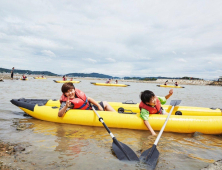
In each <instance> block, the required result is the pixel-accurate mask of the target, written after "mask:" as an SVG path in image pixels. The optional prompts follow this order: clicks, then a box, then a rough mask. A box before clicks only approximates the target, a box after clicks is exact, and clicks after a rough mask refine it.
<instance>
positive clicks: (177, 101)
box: [170, 100, 181, 106]
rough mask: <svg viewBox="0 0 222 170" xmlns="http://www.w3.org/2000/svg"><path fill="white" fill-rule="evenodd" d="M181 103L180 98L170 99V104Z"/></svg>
mask: <svg viewBox="0 0 222 170" xmlns="http://www.w3.org/2000/svg"><path fill="white" fill-rule="evenodd" d="M180 103H181V100H171V101H170V105H172V106H177V105H179V104H180Z"/></svg>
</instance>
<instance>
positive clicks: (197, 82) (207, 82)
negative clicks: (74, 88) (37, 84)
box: [0, 73, 222, 86]
mask: <svg viewBox="0 0 222 170" xmlns="http://www.w3.org/2000/svg"><path fill="white" fill-rule="evenodd" d="M21 76H22V74H14V77H13V79H18V78H20V77H21ZM26 76H27V77H28V78H29V77H38V76H40V75H34V74H33V75H26ZM45 77H46V78H59V79H62V76H45ZM70 78H71V77H70ZM0 79H3V80H4V79H5V80H9V79H11V74H10V73H2V74H1V75H0ZM68 79H69V77H68ZM73 79H80V80H103V81H104V82H105V81H106V80H107V78H94V77H73ZM113 81H114V79H113ZM166 81H167V79H157V80H155V81H142V80H123V79H120V80H119V82H134V83H156V84H159V85H162V84H164V83H165V82H166ZM175 82H177V83H178V85H179V86H181V85H203V86H205V85H207V86H208V85H210V86H222V82H217V81H211V80H184V79H170V80H168V82H167V84H168V85H174V83H175Z"/></svg>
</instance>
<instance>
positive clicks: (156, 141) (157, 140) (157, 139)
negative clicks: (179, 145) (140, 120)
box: [154, 106, 174, 145]
mask: <svg viewBox="0 0 222 170" xmlns="http://www.w3.org/2000/svg"><path fill="white" fill-rule="evenodd" d="M173 109H174V106H172V108H171V110H170V113H169V114H168V116H167V118H166V120H165V122H164V124H163V127H162V128H161V130H160V133H159V134H158V136H157V138H156V140H155V142H154V145H157V143H158V142H159V140H160V137H161V135H162V133H163V130H164V129H165V126H166V124H167V122H168V120H169V118H170V115H171V113H172V112H173Z"/></svg>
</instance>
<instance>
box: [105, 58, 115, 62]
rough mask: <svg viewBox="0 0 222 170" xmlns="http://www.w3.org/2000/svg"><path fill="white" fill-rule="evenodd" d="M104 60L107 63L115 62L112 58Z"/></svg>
mask: <svg viewBox="0 0 222 170" xmlns="http://www.w3.org/2000/svg"><path fill="white" fill-rule="evenodd" d="M106 60H107V61H109V62H116V60H115V59H113V58H106Z"/></svg>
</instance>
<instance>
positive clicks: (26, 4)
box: [0, 0, 222, 77]
mask: <svg viewBox="0 0 222 170" xmlns="http://www.w3.org/2000/svg"><path fill="white" fill-rule="evenodd" d="M126 3H127V6H126V5H125V4H126ZM206 11H207V12H206ZM221 18H222V11H221V2H220V0H215V1H214V3H212V2H210V1H204V2H202V1H195V2H193V1H183V0H182V1H180V2H178V1H176V0H172V1H170V2H165V1H161V2H160V1H155V3H153V2H151V1H144V2H142V1H139V2H135V1H125V0H124V1H121V2H120V1H106V2H104V1H101V0H98V1H92V2H85V1H81V2H77V1H68V0H64V1H59V0H54V1H53V2H52V1H49V0H45V1H29V0H18V1H13V0H7V1H0V60H1V67H8V66H10V65H12V63H13V58H15V57H16V58H17V59H18V61H22V57H23V58H24V59H25V62H19V67H21V68H26V69H30V68H31V69H33V70H39V69H40V70H48V71H54V72H56V73H59V74H66V73H71V72H75V71H76V70H75V69H72V68H73V67H72V66H71V65H70V67H62V66H61V63H62V61H66V63H77V64H75V68H78V69H77V70H78V72H81V71H82V72H83V71H91V72H100V73H103V74H110V75H112V76H115V75H119V76H131V75H132V76H146V75H147V74H146V73H150V75H154V74H157V75H158V76H159V75H162V76H184V74H187V75H188V74H192V76H193V77H194V76H195V75H196V76H202V77H204V76H206V75H209V77H210V76H211V75H213V73H214V75H213V76H219V75H218V74H219V72H218V71H216V70H220V68H221V65H222V56H221V54H222V49H221V44H222V34H221V29H222V23H221V22H218V21H220V20H221ZM88 56H89V57H88ZM176 56H178V57H179V58H178V59H177V58H176V59H175V57H176ZM55 57H56V58H55ZM4 58H8V59H11V61H10V60H3V59H4ZM43 59H47V60H48V61H50V62H51V63H52V62H53V64H50V65H47V66H46V65H45V64H44V63H43ZM41 61H42V62H41ZM107 61H108V64H109V65H106V64H107ZM208 62H210V63H211V67H207V64H208V65H209V63H208ZM32 63H35V64H32ZM92 63H93V64H92ZM200 63H201V64H200ZM13 64H14V63H13ZM55 65H56V66H57V67H56V69H55ZM166 65H167V67H166ZM14 66H16V65H14ZM117 66H118V67H117ZM9 68H11V66H10V67H9ZM17 68H18V67H17ZM85 68H87V70H85ZM107 68H110V70H109V69H107ZM181 68H183V69H181ZM115 69H116V70H115ZM125 69H127V71H126V70H125ZM59 71H61V73H60V72H59ZM206 73H209V74H206ZM215 74H216V75H215Z"/></svg>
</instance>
